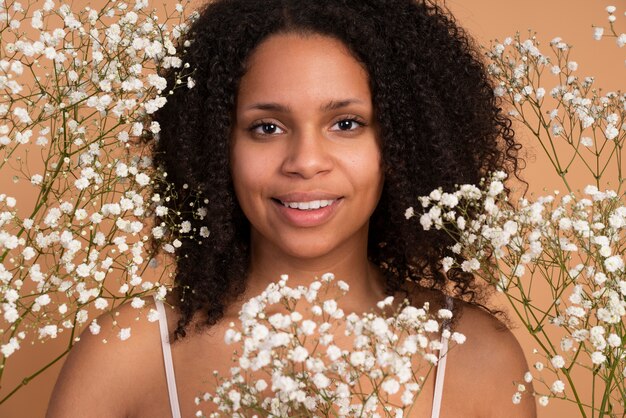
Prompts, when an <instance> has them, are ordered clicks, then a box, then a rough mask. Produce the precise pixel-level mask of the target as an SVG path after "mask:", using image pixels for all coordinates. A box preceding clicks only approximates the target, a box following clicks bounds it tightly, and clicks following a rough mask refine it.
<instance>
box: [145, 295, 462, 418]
mask: <svg viewBox="0 0 626 418" xmlns="http://www.w3.org/2000/svg"><path fill="white" fill-rule="evenodd" d="M154 302H155V303H156V307H157V312H158V313H159V330H160V332H161V347H162V349H163V363H164V365H165V378H166V379H167V392H168V394H169V398H170V407H171V409H172V418H181V415H180V405H179V404H178V391H177V390H176V376H175V375H174V363H173V362H172V350H171V347H170V344H169V332H168V329H167V316H166V314H165V307H164V305H163V302H162V301H160V300H158V299H156V298H154ZM446 307H447V308H448V309H450V310H451V309H452V298H450V297H448V296H446ZM444 329H447V321H444ZM447 353H448V339H447V338H445V337H444V336H443V334H442V335H441V350H439V361H438V363H437V375H436V376H435V393H434V395H433V412H432V415H431V418H439V412H440V410H441V396H442V393H443V380H444V375H445V373H446V359H447V358H448V356H447V355H446V354H447Z"/></svg>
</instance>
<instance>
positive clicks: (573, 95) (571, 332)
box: [405, 6, 626, 417]
mask: <svg viewBox="0 0 626 418" xmlns="http://www.w3.org/2000/svg"><path fill="white" fill-rule="evenodd" d="M606 11H607V13H608V15H609V16H608V21H609V26H610V32H609V34H607V35H605V36H612V37H614V38H616V43H617V45H618V47H620V48H621V47H623V46H624V45H625V44H626V34H624V33H621V34H618V33H617V32H616V26H615V22H616V17H615V12H616V8H615V7H614V6H608V7H607V8H606ZM603 35H604V29H603V28H601V27H594V38H595V39H596V40H600V39H602V37H603ZM550 47H551V49H552V52H553V53H554V57H550V56H548V55H544V54H543V53H542V52H541V51H540V49H539V42H538V41H537V38H536V36H535V35H529V38H528V39H522V37H521V35H520V34H519V33H517V34H516V35H515V37H512V38H511V37H509V38H506V39H505V40H504V41H503V42H501V43H500V42H498V41H497V40H496V41H494V42H492V45H491V47H490V48H488V49H486V51H485V54H486V56H487V58H488V60H489V71H490V74H491V75H492V76H493V78H494V80H495V82H496V87H495V91H494V93H495V95H496V96H497V97H500V98H501V100H502V101H503V102H504V103H505V104H507V105H508V106H509V107H510V111H509V115H510V116H511V117H512V118H513V119H514V120H515V121H516V122H518V123H519V124H521V125H522V126H523V127H524V128H525V129H526V131H527V132H530V133H531V134H532V136H533V138H534V139H536V140H537V141H538V143H539V144H540V146H541V149H542V150H543V151H544V152H545V154H546V155H547V156H548V158H549V161H550V163H551V164H552V166H553V168H554V170H555V171H556V173H557V175H558V176H559V177H560V178H561V179H562V181H563V183H564V185H565V187H566V188H567V194H564V195H563V196H561V197H560V198H559V196H560V195H561V193H559V191H558V190H557V191H555V192H554V193H553V194H548V195H545V196H540V197H538V198H536V199H533V201H530V200H529V199H526V198H520V199H519V201H518V202H515V204H513V203H511V202H509V201H508V200H507V198H506V196H505V194H504V193H503V190H504V186H503V183H502V182H503V181H504V179H505V178H506V175H505V174H504V173H491V175H490V177H489V178H487V179H484V181H483V182H482V183H481V184H480V185H469V184H466V185H461V186H459V187H458V189H457V190H455V191H453V192H452V191H448V192H444V191H442V190H440V189H439V190H434V191H433V192H431V193H430V195H428V196H422V197H420V198H419V201H420V204H421V205H420V209H419V210H416V209H414V208H409V209H408V210H407V212H406V214H405V215H406V217H407V218H412V217H413V216H416V215H419V222H420V223H421V225H422V226H423V228H424V229H426V230H428V229H430V228H434V229H442V230H444V231H446V232H447V233H448V234H449V235H450V236H451V237H452V238H453V239H454V241H455V244H454V245H453V246H452V247H451V248H450V249H451V250H452V252H453V253H454V254H456V255H458V257H456V258H455V257H446V258H444V260H443V268H444V270H446V271H447V270H449V269H451V268H456V269H461V270H463V271H466V272H472V273H473V274H475V275H476V276H477V277H480V278H481V279H483V280H484V281H485V282H486V283H489V284H490V285H493V286H495V287H496V288H497V289H498V290H499V291H500V292H502V294H503V295H504V297H505V298H506V300H507V301H508V302H509V306H510V307H511V308H512V310H513V311H514V312H515V314H516V316H517V319H518V320H519V322H520V323H521V324H522V325H523V327H524V328H525V329H526V330H527V331H528V333H529V334H530V335H531V337H532V339H533V341H534V342H535V343H536V347H537V348H535V349H534V350H533V354H534V355H537V356H539V357H540V359H539V360H538V361H536V362H535V363H534V367H533V369H534V370H533V372H530V371H529V372H528V373H526V375H525V376H523V380H524V382H521V383H520V384H519V385H518V388H517V391H516V392H515V393H514V394H513V396H512V400H513V403H519V402H520V401H521V398H522V396H523V394H524V393H525V392H526V385H525V384H524V383H530V382H532V381H534V388H535V391H534V393H532V394H531V395H533V396H536V397H537V398H538V402H539V405H542V406H546V405H548V403H549V402H550V399H559V400H563V401H566V402H571V403H573V404H575V405H576V407H577V409H578V411H579V412H580V416H582V417H588V416H611V417H616V416H623V413H624V408H625V406H626V387H625V386H624V381H625V380H624V379H625V378H626V348H625V346H626V333H625V327H624V325H625V322H624V320H625V317H626V268H625V265H624V258H623V254H624V253H625V252H626V240H625V237H624V228H625V227H626V206H625V205H624V202H625V199H624V190H623V185H624V182H625V178H624V175H623V171H622V157H623V150H624V142H625V138H626V133H625V132H626V94H624V93H622V92H620V91H617V92H608V93H606V94H604V95H602V91H601V89H597V88H595V87H594V86H593V84H594V78H593V77H584V78H583V79H582V80H580V79H579V77H577V76H576V75H575V72H576V71H577V70H578V64H577V63H576V62H575V61H572V60H570V59H569V56H570V51H571V45H568V44H566V43H565V42H563V40H562V39H561V38H554V39H553V40H552V41H551V42H550ZM547 73H548V74H547ZM548 77H554V78H556V80H557V81H556V85H555V86H554V87H552V88H551V89H549V91H548V90H547V89H546V84H545V82H546V78H548ZM548 106H550V107H548ZM546 109H548V110H546ZM576 164H578V165H576ZM574 167H576V169H577V170H579V168H578V167H580V170H584V171H585V172H586V173H588V174H589V175H590V177H591V178H592V184H588V185H587V186H586V187H585V188H584V190H583V192H582V193H581V192H580V191H578V192H575V191H574V190H573V189H572V187H571V185H570V183H569V182H568V174H570V173H571V172H572V170H573V168H574ZM613 173H616V174H617V175H616V177H617V178H616V181H615V185H616V187H617V190H605V191H600V190H599V188H600V187H601V181H602V179H603V178H606V177H607V176H611V175H613ZM611 178H613V179H615V177H611ZM546 294H548V295H550V298H549V300H548V301H547V302H546V303H538V302H537V301H538V300H540V296H539V295H546ZM548 373H550V374H551V375H552V376H553V377H550V378H549V379H548V378H545V377H544V376H545V375H546V374H548ZM587 382H591V386H592V389H591V391H585V390H584V389H582V386H584V385H583V384H584V383H587Z"/></svg>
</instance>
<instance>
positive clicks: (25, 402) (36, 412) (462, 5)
mask: <svg viewBox="0 0 626 418" xmlns="http://www.w3.org/2000/svg"><path fill="white" fill-rule="evenodd" d="M97 3H98V2H93V3H92V6H93V7H94V8H96V7H97V5H98V4H97ZM155 4H156V3H155ZM170 4H171V6H170V7H173V5H174V2H170ZM196 4H198V3H196ZM446 4H447V6H448V7H449V8H450V9H451V10H452V11H453V13H454V14H455V15H456V17H457V18H458V20H459V22H460V23H461V24H462V25H463V26H464V27H466V28H467V29H468V31H469V33H470V34H472V35H473V36H474V37H475V38H476V39H477V40H478V41H479V42H481V43H483V44H488V42H489V40H490V39H493V38H498V39H500V40H502V39H503V38H505V37H506V36H512V35H514V33H515V31H516V30H519V31H520V32H522V33H523V34H524V33H526V31H527V29H528V28H532V29H533V30H534V31H536V32H537V36H538V39H539V40H540V42H541V43H542V45H543V46H544V48H545V46H546V45H547V44H548V42H549V41H550V40H551V39H552V38H554V37H556V36H560V37H562V38H563V40H565V41H566V42H567V43H569V44H572V45H574V46H575V47H574V49H573V51H572V55H571V57H570V59H572V60H575V61H577V62H578V63H579V65H580V67H579V70H578V73H579V76H581V77H582V76H587V75H594V76H595V77H596V81H597V83H596V85H597V86H601V87H603V88H604V90H605V91H609V90H617V89H619V88H622V87H623V85H622V82H623V80H624V75H625V72H626V70H625V68H624V59H625V58H626V48H623V49H619V48H618V47H617V46H616V45H615V41H614V39H604V40H603V41H601V42H598V41H595V40H594V39H593V37H592V28H591V25H592V24H595V25H601V26H602V25H603V26H607V23H608V22H607V13H606V12H605V10H604V7H606V6H607V5H609V4H612V5H614V6H616V7H617V13H616V16H617V19H618V22H617V25H618V27H619V28H622V31H623V30H624V27H625V25H624V24H623V23H622V22H621V21H622V20H623V19H626V17H625V16H624V15H623V13H624V10H625V9H626V1H625V0H617V1H614V2H612V3H605V2H600V1H590V0H549V1H546V0H524V1H519V0H499V1H496V0H448V1H447V2H446ZM517 132H518V134H519V137H520V138H521V139H522V142H523V143H524V144H525V145H526V150H527V151H528V152H529V153H530V155H529V157H528V158H527V161H528V167H527V169H526V171H525V173H523V177H524V178H525V179H526V180H527V181H528V182H529V183H530V185H531V189H530V191H534V192H536V193H541V192H542V191H543V190H544V188H545V190H548V191H552V190H553V189H554V188H559V189H561V190H563V186H562V184H561V183H560V180H559V179H558V177H557V176H556V175H555V174H554V173H553V169H552V168H551V167H549V166H547V164H546V159H545V158H544V157H543V155H542V154H541V152H542V151H541V150H540V148H539V147H538V146H537V145H536V144H534V143H533V142H532V138H531V137H529V136H528V135H525V133H524V131H523V129H521V128H520V129H517ZM579 180H580V181H578V182H576V181H575V182H574V183H575V187H581V186H583V185H584V184H586V181H585V179H582V178H581V179H579ZM9 182H10V178H2V179H0V192H5V191H6V189H7V187H8V185H9ZM605 187H606V186H605ZM16 197H17V198H18V201H20V200H21V199H20V196H19V195H18V196H16ZM494 302H496V303H498V301H494ZM502 306H503V305H502ZM515 333H516V335H517V336H518V338H519V340H520V341H521V343H522V345H523V347H524V349H525V352H526V353H527V358H528V359H529V361H533V362H534V361H535V360H536V359H534V358H532V355H531V354H530V353H531V351H532V348H533V345H532V342H531V341H530V337H526V335H525V333H524V332H523V330H520V329H517V330H515ZM22 347H23V348H22V349H21V350H19V351H18V352H17V353H16V354H14V355H13V356H12V357H11V359H10V361H9V362H8V367H7V370H6V375H5V379H4V380H5V381H4V382H3V383H4V385H3V386H4V387H3V388H2V389H3V390H0V395H1V397H4V396H5V395H6V394H7V389H9V388H12V387H14V386H15V385H16V384H17V383H18V382H19V380H20V379H22V378H23V377H24V376H26V375H28V374H30V373H32V372H34V371H36V370H38V369H39V368H40V367H42V365H44V364H46V363H47V362H48V361H50V359H51V358H52V356H53V355H54V354H56V353H60V352H61V351H63V347H62V346H61V345H60V344H59V343H57V344H56V345H55V342H54V341H52V342H47V343H46V344H45V345H42V344H39V343H32V344H23V345H22ZM44 361H45V362H44ZM61 365H62V361H61V362H58V363H57V364H55V365H54V366H52V367H50V368H49V369H48V370H46V371H44V372H43V373H42V374H41V375H40V376H38V377H37V378H36V379H34V380H33V381H32V382H30V383H29V384H28V385H27V386H26V387H25V388H24V389H22V390H21V391H19V392H18V393H17V394H16V395H14V396H13V397H12V398H11V399H10V400H9V401H7V402H6V403H5V404H3V405H0V417H3V418H22V417H43V416H44V415H45V408H46V404H47V402H48V399H49V397H50V393H51V391H52V386H53V384H54V381H55V379H56V377H57V375H58V373H59V370H60V368H61ZM575 415H576V410H575V409H572V407H566V406H565V405H562V404H561V403H559V402H557V401H553V402H551V404H550V405H549V406H548V407H547V408H542V407H539V417H544V418H545V417H570V416H575ZM76 416H77V417H78V416H80V417H88V416H89V411H82V412H77V415H76Z"/></svg>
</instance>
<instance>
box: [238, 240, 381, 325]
mask: <svg viewBox="0 0 626 418" xmlns="http://www.w3.org/2000/svg"><path fill="white" fill-rule="evenodd" d="M362 235H363V236H364V237H363V236H361V237H355V239H353V240H351V242H346V243H344V244H343V245H342V246H340V247H339V248H336V249H334V250H333V251H332V252H331V253H328V254H323V255H321V256H318V257H310V258H303V257H297V256H292V255H289V254H285V253H284V252H281V251H279V249H278V248H276V247H275V246H274V245H272V244H271V243H268V242H267V241H263V242H259V240H256V239H255V236H254V234H252V245H251V258H250V268H249V270H248V277H247V279H246V290H245V292H244V294H243V297H242V298H241V301H242V302H244V301H246V300H248V299H249V298H251V297H254V296H257V295H259V294H260V293H261V292H263V290H265V289H266V288H267V286H268V285H269V284H270V283H278V281H279V280H280V278H281V275H284V274H286V275H288V276H289V279H288V281H287V286H289V287H291V288H295V287H296V286H306V287H308V286H309V284H310V283H311V282H313V281H314V280H316V279H320V278H321V277H322V275H323V274H325V273H332V274H334V276H335V281H334V283H336V282H337V281H339V280H343V281H344V282H346V283H347V284H348V285H349V286H350V290H349V292H348V294H346V295H345V296H342V297H341V299H340V300H339V301H338V303H339V306H340V307H342V308H343V309H344V311H346V313H348V312H358V313H362V312H364V311H367V310H369V308H370V307H375V304H376V302H378V301H379V300H382V299H384V298H385V296H386V295H385V292H384V277H383V275H382V273H381V272H380V270H379V269H378V268H377V267H376V266H375V265H374V264H372V263H371V262H370V261H369V260H368V258H367V231H364V233H363V234H362ZM363 238H364V239H363ZM235 305H237V306H236V308H237V311H238V309H239V307H240V304H235ZM233 308H234V307H233ZM233 313H234V312H233Z"/></svg>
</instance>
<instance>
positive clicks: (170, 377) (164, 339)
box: [153, 295, 181, 418]
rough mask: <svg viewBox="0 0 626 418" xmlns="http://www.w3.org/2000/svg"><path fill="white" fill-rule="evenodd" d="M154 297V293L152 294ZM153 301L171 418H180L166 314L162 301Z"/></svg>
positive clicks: (155, 299)
mask: <svg viewBox="0 0 626 418" xmlns="http://www.w3.org/2000/svg"><path fill="white" fill-rule="evenodd" d="M153 297H154V295H153ZM154 302H155V304H156V307H157V312H158V313H159V330H160V332H161V347H162V349H163V363H164V364H165V377H166V379H167V393H168V394H169V398H170V406H171V408H172V418H181V415H180V405H179V404H178V391H177V390H176V376H175V375H174V363H173V362H172V349H171V347H170V343H169V332H168V330H167V316H166V314H165V306H163V302H162V301H160V300H158V299H157V298H156V297H154Z"/></svg>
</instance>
